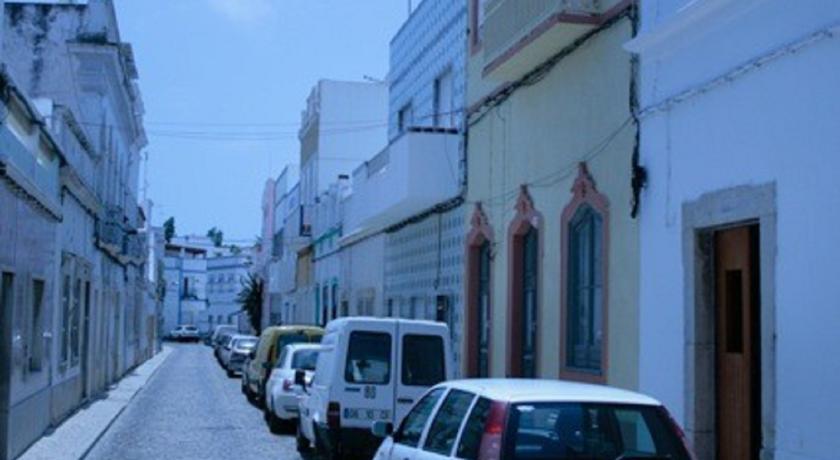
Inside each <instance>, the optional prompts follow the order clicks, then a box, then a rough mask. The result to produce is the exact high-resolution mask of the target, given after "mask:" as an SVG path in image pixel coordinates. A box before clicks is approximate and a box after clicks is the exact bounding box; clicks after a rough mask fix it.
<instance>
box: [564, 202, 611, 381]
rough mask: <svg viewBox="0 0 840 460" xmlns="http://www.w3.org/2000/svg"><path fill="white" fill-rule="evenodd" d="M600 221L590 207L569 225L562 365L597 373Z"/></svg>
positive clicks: (600, 316) (600, 330)
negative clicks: (563, 356) (566, 320)
mask: <svg viewBox="0 0 840 460" xmlns="http://www.w3.org/2000/svg"><path fill="white" fill-rule="evenodd" d="M603 225H604V224H603V219H601V216H599V215H598V214H597V213H596V212H595V211H594V210H593V209H592V207H591V206H589V205H583V206H581V207H580V208H578V210H577V213H575V217H574V218H573V219H572V221H571V222H570V223H569V247H568V249H567V250H568V251H569V267H568V270H569V279H568V282H567V284H566V286H567V290H566V293H567V296H568V322H567V323H566V366H568V367H571V368H575V369H586V370H591V371H596V372H600V370H601V345H602V343H601V340H602V338H603V332H604V331H603V302H602V300H603V296H604V292H603V289H604V286H603V279H602V273H601V270H600V267H601V266H602V259H603V247H602V246H603V241H602V239H601V233H602V228H603Z"/></svg>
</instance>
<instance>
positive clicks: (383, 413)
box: [333, 322, 397, 429]
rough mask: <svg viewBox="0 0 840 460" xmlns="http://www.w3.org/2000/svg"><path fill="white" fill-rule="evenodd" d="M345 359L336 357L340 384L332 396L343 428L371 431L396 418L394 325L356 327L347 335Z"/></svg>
mask: <svg viewBox="0 0 840 460" xmlns="http://www.w3.org/2000/svg"><path fill="white" fill-rule="evenodd" d="M346 337H347V339H346V340H347V347H346V354H345V356H343V357H342V356H340V355H336V356H335V359H340V360H342V361H341V362H339V363H335V365H336V366H339V370H340V372H339V375H338V380H337V381H336V382H335V383H336V385H335V389H334V390H333V394H335V395H336V396H338V397H337V401H333V402H337V403H339V404H340V410H341V426H342V427H355V428H364V429H370V427H371V425H372V424H373V422H375V421H377V420H384V421H390V420H392V417H393V397H394V381H395V380H396V369H395V366H394V365H393V362H394V357H395V353H396V348H397V344H396V343H395V340H394V337H395V327H394V324H393V323H391V322H370V323H365V322H362V323H359V324H353V326H352V328H351V329H350V330H349V331H348V333H347V336H346Z"/></svg>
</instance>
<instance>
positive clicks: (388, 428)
mask: <svg viewBox="0 0 840 460" xmlns="http://www.w3.org/2000/svg"><path fill="white" fill-rule="evenodd" d="M370 431H371V433H373V435H374V436H376V437H377V438H385V437H388V436H391V435H392V434H393V433H394V424H393V423H391V422H385V421H382V420H379V421H376V422H373V425H371V427H370Z"/></svg>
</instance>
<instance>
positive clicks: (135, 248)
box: [123, 234, 146, 265]
mask: <svg viewBox="0 0 840 460" xmlns="http://www.w3.org/2000/svg"><path fill="white" fill-rule="evenodd" d="M123 256H124V257H125V259H126V261H127V262H130V263H134V264H137V265H139V264H142V263H143V262H144V261H145V259H146V241H145V238H144V235H141V234H128V235H126V236H125V246H124V247H123Z"/></svg>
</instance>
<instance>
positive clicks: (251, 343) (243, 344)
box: [236, 339, 257, 349]
mask: <svg viewBox="0 0 840 460" xmlns="http://www.w3.org/2000/svg"><path fill="white" fill-rule="evenodd" d="M256 346H257V339H239V340H237V341H236V348H248V349H250V348H254V347H256Z"/></svg>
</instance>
